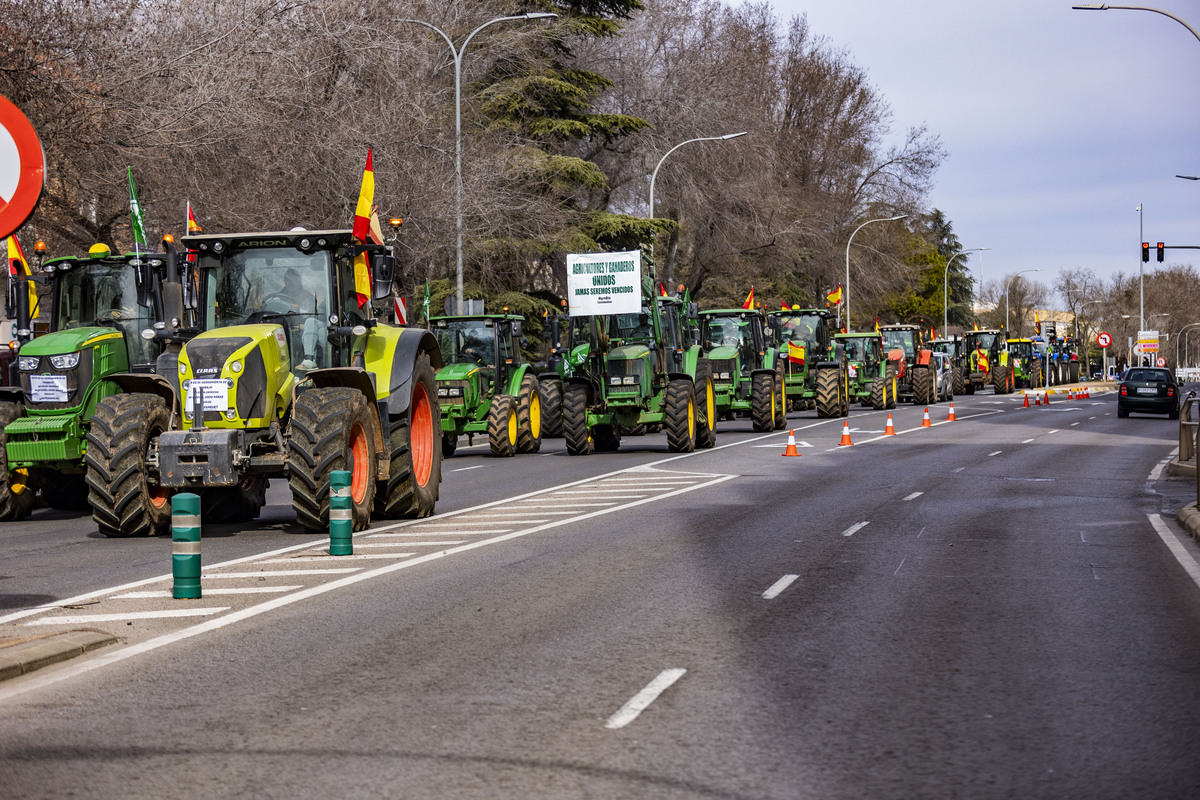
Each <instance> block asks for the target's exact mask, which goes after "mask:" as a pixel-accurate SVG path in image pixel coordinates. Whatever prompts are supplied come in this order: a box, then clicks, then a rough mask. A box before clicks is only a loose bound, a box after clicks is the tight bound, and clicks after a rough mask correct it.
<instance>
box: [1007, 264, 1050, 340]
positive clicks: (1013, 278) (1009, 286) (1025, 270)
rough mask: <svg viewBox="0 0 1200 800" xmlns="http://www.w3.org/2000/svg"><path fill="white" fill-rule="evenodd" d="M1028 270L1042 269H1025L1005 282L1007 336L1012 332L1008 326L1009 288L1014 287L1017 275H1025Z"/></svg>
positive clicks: (1036, 269)
mask: <svg viewBox="0 0 1200 800" xmlns="http://www.w3.org/2000/svg"><path fill="white" fill-rule="evenodd" d="M1026 272H1041V270H1040V269H1038V268H1037V267H1034V268H1033V269H1023V270H1021V271H1020V272H1017V273H1014V274H1013V275H1011V276H1009V278H1008V280H1006V281H1005V282H1004V333H1005V335H1006V336H1007V335H1008V334H1009V333H1010V332H1011V329H1010V328H1009V327H1008V290H1009V289H1011V288H1012V282H1013V281H1014V280H1016V278H1017V276H1018V275H1024V274H1025V273H1026Z"/></svg>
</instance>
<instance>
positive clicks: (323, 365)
mask: <svg viewBox="0 0 1200 800" xmlns="http://www.w3.org/2000/svg"><path fill="white" fill-rule="evenodd" d="M36 252H37V258H36V264H35V278H34V280H36V281H37V282H39V283H41V284H44V289H43V291H42V292H41V293H40V294H41V296H42V298H43V301H42V302H44V303H46V304H47V305H48V308H46V309H44V310H39V309H36V308H31V303H32V300H31V293H30V292H29V291H28V284H27V283H26V280H28V279H22V278H18V277H16V276H12V275H10V280H9V284H8V291H7V295H6V311H7V315H8V317H9V318H10V319H12V320H14V324H13V329H14V340H15V341H14V344H15V345H16V357H15V358H14V359H12V361H11V363H10V364H9V365H8V367H7V373H8V374H7V376H6V377H7V381H6V383H7V385H4V386H0V445H2V446H0V459H3V461H2V463H0V519H3V520H15V519H21V518H23V517H25V516H27V515H28V514H29V513H30V512H31V511H32V510H33V508H34V504H35V495H37V494H39V493H40V496H41V499H42V502H43V503H44V504H46V505H48V506H51V507H53V508H58V509H70V510H81V511H84V510H88V509H90V510H91V513H92V516H93V519H94V520H95V522H96V524H97V526H98V528H99V530H100V532H101V533H103V534H105V535H107V536H135V535H155V534H160V533H163V532H165V531H166V530H167V529H168V527H169V524H170V502H169V501H170V497H171V495H172V494H173V493H175V492H180V491H191V492H196V493H198V494H200V496H201V498H202V514H203V516H204V519H205V520H206V521H210V522H243V521H249V520H252V519H255V518H256V517H257V516H258V514H259V511H260V509H261V508H262V506H263V504H264V502H265V491H266V489H267V486H268V484H269V481H270V480H271V479H273V478H274V479H277V480H286V481H287V483H288V485H289V488H290V490H291V495H292V507H293V509H294V510H295V513H296V520H297V523H298V524H299V525H300V526H301V527H302V528H303V529H305V530H310V531H323V530H327V529H328V523H329V499H330V497H329V495H330V487H329V474H330V472H331V471H333V470H338V469H345V470H349V471H350V473H351V486H350V493H351V498H352V508H353V511H352V518H353V524H354V528H355V530H361V529H363V528H365V527H367V525H368V524H369V522H370V520H371V519H372V517H373V516H374V517H387V518H403V517H423V516H427V515H429V514H432V513H433V511H434V507H435V505H436V501H437V499H438V490H439V484H440V482H441V467H442V461H443V459H445V458H450V457H452V456H453V455H454V454H455V451H456V449H457V447H458V445H459V442H460V441H461V439H462V437H463V436H466V437H467V440H468V442H469V443H473V441H474V437H475V436H476V435H479V436H481V437H486V440H487V445H488V449H489V451H490V452H491V454H492V455H493V456H497V457H507V456H514V455H518V454H527V453H536V452H537V451H538V449H539V448H540V446H541V441H542V439H543V438H544V437H545V438H551V437H561V438H562V439H563V440H564V443H565V445H566V450H567V453H568V454H570V455H573V456H578V455H588V454H591V453H594V452H597V451H600V452H605V451H614V450H617V449H618V448H619V447H620V445H621V441H622V439H623V437H634V436H641V435H645V434H646V433H649V432H660V431H661V432H664V433H665V434H666V440H667V445H668V449H669V450H670V451H671V452H674V453H687V452H692V451H694V450H696V449H697V448H699V449H704V448H711V447H713V446H714V444H715V443H716V428H717V425H718V423H719V422H720V421H722V420H729V419H733V418H735V417H745V418H749V420H750V421H751V425H752V427H753V429H754V430H755V431H761V432H767V431H775V430H781V429H783V428H785V426H786V422H787V413H788V412H789V411H801V410H814V409H815V411H816V413H817V415H818V416H819V417H845V416H847V415H848V414H849V410H850V405H851V404H852V403H859V404H861V405H863V406H868V407H870V408H873V409H876V410H884V409H890V408H895V407H896V404H897V403H899V402H912V403H915V404H917V405H931V404H933V403H936V402H937V401H938V399H939V397H946V396H951V397H952V396H953V394H954V393H963V392H965V393H967V394H971V393H973V392H975V391H976V390H977V389H980V388H983V387H985V386H989V385H990V386H992V387H993V389H994V391H996V392H997V393H1006V392H1011V391H1014V390H1015V389H1016V388H1019V387H1021V386H1031V387H1032V386H1038V385H1041V384H1042V383H1043V381H1044V380H1045V379H1046V376H1047V373H1044V372H1043V369H1048V370H1049V373H1048V376H1049V380H1050V382H1051V383H1052V384H1057V383H1066V382H1074V381H1077V380H1078V378H1079V362H1078V358H1077V357H1076V356H1075V354H1074V349H1073V345H1074V343H1073V342H1072V341H1071V340H1069V339H1068V340H1065V341H1054V342H1050V343H1045V342H1041V341H1038V340H1030V339H1007V338H1006V337H1005V335H1004V332H1003V331H1000V330H985V331H972V332H969V333H967V334H965V335H964V336H961V337H955V338H952V339H935V340H931V341H927V340H926V339H925V338H924V336H923V331H922V329H921V328H920V327H918V326H916V325H885V326H882V327H879V328H878V329H877V330H875V331H873V332H845V333H843V332H838V331H837V320H836V319H835V317H834V316H833V314H832V313H831V312H830V311H829V310H828V309H802V308H798V307H793V308H791V309H782V310H779V311H774V312H770V313H764V312H763V311H761V310H759V309H748V308H732V309H714V310H705V311H700V310H699V309H698V307H697V306H696V304H695V303H688V302H685V301H684V300H683V299H680V298H678V297H671V296H667V295H666V294H665V293H664V292H657V293H656V292H654V291H653V280H652V277H651V276H649V275H647V276H644V277H643V286H642V296H643V298H644V301H643V306H642V308H641V310H640V311H639V312H638V313H627V314H614V315H607V316H583V317H579V316H576V317H572V316H569V315H567V314H557V313H551V314H547V315H546V317H545V319H544V320H543V322H544V325H543V335H544V343H543V344H544V352H545V354H546V360H545V362H544V364H541V365H535V364H531V363H529V362H527V361H526V360H525V359H524V358H523V357H522V345H526V346H527V345H528V342H527V341H526V340H525V339H524V338H523V330H522V329H523V326H524V324H525V320H524V319H523V318H522V317H521V316H520V315H517V314H512V313H509V312H508V310H507V309H503V310H502V311H501V313H480V314H465V315H445V316H434V317H432V318H430V319H428V321H427V323H426V327H401V326H397V325H392V324H388V323H387V322H385V321H384V320H383V319H381V318H380V317H381V316H382V315H377V312H376V311H375V310H374V308H373V305H372V302H371V300H379V301H382V300H384V299H386V298H390V297H391V295H392V283H393V275H394V271H395V259H394V256H393V255H392V253H391V252H390V250H389V248H387V247H386V246H383V245H374V244H360V243H358V242H357V240H355V239H354V237H353V236H352V234H351V232H350V231H347V230H327V231H307V230H300V229H297V230H291V231H286V232H265V233H237V234H195V235H188V236H185V237H183V238H182V239H181V240H180V243H179V245H178V246H177V245H176V243H175V242H174V241H173V240H172V239H171V238H170V237H166V238H164V240H163V243H162V246H161V249H160V250H158V251H156V252H144V251H142V252H133V253H124V254H118V253H112V252H110V251H109V250H108V248H106V247H104V246H100V245H97V246H96V247H93V248H92V249H91V250H90V251H89V252H88V253H87V255H84V256H71V257H59V258H47V257H46V254H45V249H44V247H39V248H38V249H37V250H36ZM356 263H357V265H358V266H359V267H361V266H362V265H363V264H364V263H365V264H367V265H369V270H370V272H369V274H370V275H371V276H372V278H371V282H370V284H371V285H370V287H369V289H368V290H367V291H369V296H366V295H364V293H363V292H364V288H363V286H362V283H361V274H362V273H361V271H360V272H359V273H358V274H359V276H360V281H359V282H358V283H357V284H356ZM937 353H941V354H944V356H941V355H935V354H937ZM948 370H949V371H950V374H947V371H948Z"/></svg>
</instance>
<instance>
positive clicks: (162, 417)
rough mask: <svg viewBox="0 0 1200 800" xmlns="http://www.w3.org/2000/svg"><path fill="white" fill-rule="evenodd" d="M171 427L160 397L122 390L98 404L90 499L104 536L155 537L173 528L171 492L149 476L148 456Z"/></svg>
mask: <svg viewBox="0 0 1200 800" xmlns="http://www.w3.org/2000/svg"><path fill="white" fill-rule="evenodd" d="M170 427H171V415H170V413H169V412H168V411H167V403H166V401H165V400H163V399H162V398H161V397H159V396H157V395H152V394H118V395H113V396H112V397H107V398H105V399H104V400H102V401H100V403H99V404H97V406H96V413H94V414H93V415H92V421H91V427H90V429H89V431H88V435H87V440H88V449H87V467H88V469H87V483H88V488H89V490H90V491H89V494H88V501H89V502H90V503H91V504H92V519H93V520H95V522H96V527H98V528H99V529H100V532H101V533H103V534H104V535H105V536H111V537H117V536H155V535H157V534H159V533H163V532H165V531H166V530H167V529H168V528H169V527H170V524H171V503H170V502H169V500H170V492H169V491H168V490H167V489H166V488H164V487H162V486H159V485H158V482H157V481H153V480H151V479H150V477H149V476H148V475H146V455H147V453H149V451H150V448H151V447H152V446H154V444H155V442H156V440H157V439H158V435H159V434H160V433H162V432H163V431H165V430H167V429H168V428H170Z"/></svg>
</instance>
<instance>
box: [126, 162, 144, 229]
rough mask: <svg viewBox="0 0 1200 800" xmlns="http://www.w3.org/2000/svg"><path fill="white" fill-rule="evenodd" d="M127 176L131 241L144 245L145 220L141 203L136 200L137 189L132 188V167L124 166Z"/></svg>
mask: <svg viewBox="0 0 1200 800" xmlns="http://www.w3.org/2000/svg"><path fill="white" fill-rule="evenodd" d="M125 174H126V175H128V176H129V225H130V227H131V228H133V242H134V245H136V246H137V247H145V246H146V222H145V219H144V217H143V216H142V205H141V203H139V202H138V197H137V190H136V189H134V188H133V167H126V168H125Z"/></svg>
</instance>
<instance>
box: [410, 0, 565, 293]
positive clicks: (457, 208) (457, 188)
mask: <svg viewBox="0 0 1200 800" xmlns="http://www.w3.org/2000/svg"><path fill="white" fill-rule="evenodd" d="M557 16H558V14H553V13H550V12H545V11H531V12H529V13H528V14H519V15H517V16H515V17H496V18H495V19H489V20H488V21H487V22H485V23H483V24H482V25H480V26H479V27H478V28H476V29H475V30H473V31H471V32H470V33H469V34H467V38H466V39H463V43H462V45H461V46H459V47H457V48H456V47H455V46H454V42H453V41H451V39H450V37H449V36H447V35H446V32H445V31H443V30H442V29H441V28H439V27H437V26H436V25H433V24H431V23H428V22H423V21H422V20H419V19H402V20H398V21H399V22H412V23H414V24H416V25H423V26H425V27H426V28H429V29H430V30H432V31H435V32H436V33H437V34H438V35H440V36H441V37H442V38H443V39H445V40H446V44H447V45H449V46H450V54H451V56H453V58H454V229H455V246H454V267H455V274H456V276H457V279H458V285H457V290H458V310H457V313H458V314H460V315H461V314H462V313H463V212H462V206H463V177H462V59H463V53H464V52H466V49H467V45H468V44H470V43H471V39H473V38H474V37H475V34H477V33H479V32H480V31H481V30H483V29H484V28H486V27H488V26H489V25H495V24H496V23H497V22H511V21H515V20H524V19H551V18H554V17H557Z"/></svg>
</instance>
